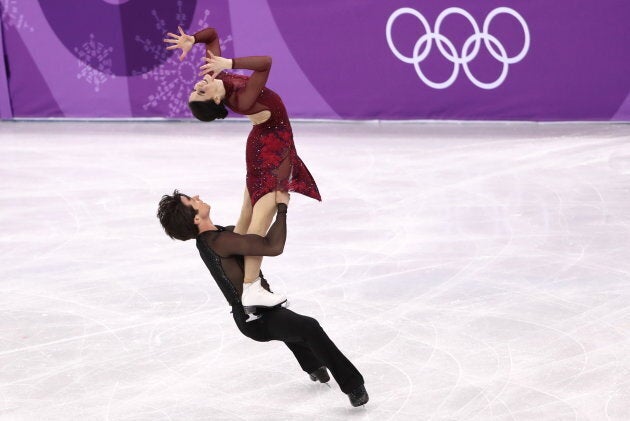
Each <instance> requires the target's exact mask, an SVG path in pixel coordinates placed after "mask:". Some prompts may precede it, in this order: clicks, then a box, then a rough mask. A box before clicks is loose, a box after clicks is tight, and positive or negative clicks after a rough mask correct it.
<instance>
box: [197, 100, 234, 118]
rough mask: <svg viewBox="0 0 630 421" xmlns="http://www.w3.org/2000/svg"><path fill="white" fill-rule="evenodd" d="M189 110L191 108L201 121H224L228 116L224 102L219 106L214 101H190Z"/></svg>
mask: <svg viewBox="0 0 630 421" xmlns="http://www.w3.org/2000/svg"><path fill="white" fill-rule="evenodd" d="M188 108H190V111H192V113H193V115H194V116H195V117H197V120H201V121H212V120H215V119H217V118H219V119H224V118H225V116H226V115H227V114H228V111H227V108H225V105H224V104H223V101H221V102H220V103H219V104H217V103H215V102H214V101H213V100H212V99H208V100H206V101H190V102H189V103H188Z"/></svg>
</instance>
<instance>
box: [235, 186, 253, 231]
mask: <svg viewBox="0 0 630 421" xmlns="http://www.w3.org/2000/svg"><path fill="white" fill-rule="evenodd" d="M252 210H253V209H252V199H251V198H250V197H249V191H248V190H247V186H245V194H244V195H243V207H242V208H241V215H240V216H239V217H238V222H237V223H236V226H235V227H234V232H235V233H237V234H247V228H249V225H250V224H251V222H252Z"/></svg>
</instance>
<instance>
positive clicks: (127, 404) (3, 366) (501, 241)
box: [0, 122, 630, 421]
mask: <svg viewBox="0 0 630 421" xmlns="http://www.w3.org/2000/svg"><path fill="white" fill-rule="evenodd" d="M294 126H295V127H294V129H295V136H296V145H297V148H298V152H299V154H300V155H301V157H302V159H303V160H304V161H305V162H306V164H307V165H308V167H309V169H310V170H311V172H312V173H313V175H314V177H315V179H316V180H317V181H318V184H319V187H320V190H321V193H322V196H323V199H324V201H323V202H322V203H318V202H316V201H313V200H310V199H307V198H305V197H300V196H299V195H293V196H292V201H291V206H290V209H289V237H288V241H287V245H286V247H285V253H284V254H283V255H281V256H279V257H275V258H267V259H265V260H264V262H263V270H264V271H265V273H266V275H267V277H268V278H269V280H270V282H271V284H272V285H273V286H274V288H275V289H277V290H280V291H283V292H285V293H286V294H288V296H289V298H290V300H291V302H292V307H291V308H292V309H293V310H294V311H297V312H300V313H304V314H308V315H311V316H313V317H316V318H317V319H318V320H319V321H320V323H321V324H322V326H323V327H324V328H325V329H326V330H327V332H328V334H329V335H330V336H331V337H332V338H333V340H335V341H336V343H337V345H338V346H339V348H340V349H341V350H342V351H344V352H345V354H346V355H347V356H348V357H349V358H350V359H351V360H352V361H353V362H354V363H355V365H356V366H357V367H358V368H359V370H361V371H362V373H363V374H364V377H365V379H366V386H367V389H368V391H369V393H370V397H371V400H370V402H369V404H368V405H367V406H366V407H365V408H357V409H355V408H352V407H351V406H350V405H349V403H348V401H347V398H346V397H345V395H343V394H342V393H341V392H340V391H339V388H338V386H337V385H336V384H335V383H334V381H331V385H332V388H328V387H327V386H325V385H321V384H315V383H312V382H311V381H310V380H309V379H308V376H307V375H306V374H305V373H303V372H301V371H300V369H299V366H298V365H297V363H296V362H295V360H294V359H293V356H292V355H291V353H290V352H289V351H288V350H287V349H286V347H284V346H283V345H282V344H281V343H278V342H270V343H256V342H253V341H251V340H249V339H248V338H246V337H243V336H241V335H240V333H239V331H238V330H237V329H236V327H235V325H234V323H233V321H232V319H231V316H230V314H229V307H228V306H227V304H226V303H225V300H224V298H223V297H222V295H221V293H220V291H219V290H218V288H217V287H216V285H215V284H214V282H213V281H212V280H211V279H210V276H209V273H208V271H207V270H206V268H205V266H204V265H203V263H202V261H201V260H200V259H199V256H198V253H197V250H196V248H195V246H194V244H193V243H192V242H188V243H181V242H174V241H171V240H169V239H168V238H167V237H166V236H165V235H164V234H163V232H162V231H161V228H160V226H159V224H158V221H157V219H156V218H155V211H156V208H157V202H158V200H159V198H160V197H161V195H162V194H164V193H168V192H170V191H172V189H173V188H179V189H182V190H183V191H184V192H187V193H190V194H194V193H199V194H200V195H201V196H202V198H204V199H205V200H206V201H207V202H209V203H210V204H211V205H212V206H213V209H212V212H213V213H212V215H213V220H214V221H215V222H217V223H220V224H225V225H227V224H231V223H234V222H235V221H236V218H237V216H238V211H239V209H240V201H241V199H242V191H243V187H244V180H245V174H244V171H245V164H244V149H245V138H246V136H247V132H248V130H249V129H248V125H247V124H246V123H235V122H221V123H212V124H201V123H184V122H170V123H167V122H141V123H140V122H98V123H95V122H3V123H0V180H1V183H0V259H1V260H0V262H1V263H0V419H1V420H3V421H4V420H20V421H21V420H38V421H39V420H50V421H61V420H63V421H67V420H151V421H157V420H185V421H188V420H274V421H275V420H315V419H316V420H378V421H382V420H536V421H541V420H553V421H558V420H605V419H614V420H628V419H630V406H629V405H628V402H629V401H630V276H629V275H630V126H629V125H620V124H617V125H612V124H533V123H522V124H521V123H494V124H490V123H466V124H464V123H424V124H418V123H386V124H378V123H297V124H295V125H294Z"/></svg>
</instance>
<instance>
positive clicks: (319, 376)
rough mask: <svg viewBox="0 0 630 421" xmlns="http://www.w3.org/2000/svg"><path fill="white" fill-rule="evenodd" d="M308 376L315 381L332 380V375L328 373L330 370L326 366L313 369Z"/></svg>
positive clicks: (324, 381) (325, 381) (326, 381)
mask: <svg viewBox="0 0 630 421" xmlns="http://www.w3.org/2000/svg"><path fill="white" fill-rule="evenodd" d="M308 376H309V377H310V378H311V380H313V381H314V382H316V381H318V380H319V382H320V383H328V381H329V380H330V376H329V375H328V370H326V367H324V366H322V367H319V368H318V369H317V370H315V371H313V372H312V373H311V374H309V375H308Z"/></svg>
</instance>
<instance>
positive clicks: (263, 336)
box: [232, 306, 363, 393]
mask: <svg viewBox="0 0 630 421" xmlns="http://www.w3.org/2000/svg"><path fill="white" fill-rule="evenodd" d="M232 314H233V316H234V321H235V322H236V325H237V326H238V328H239V330H240V331H241V332H242V333H243V335H245V336H247V337H248V338H251V339H253V340H255V341H259V342H267V341H272V340H275V341H282V342H284V343H285V344H286V345H287V347H288V348H289V349H290V350H291V352H293V355H295V358H296V359H297V360H298V363H299V364H300V367H302V370H304V371H305V372H307V373H312V372H313V371H315V370H317V369H318V368H319V367H321V366H326V367H327V368H328V370H330V374H332V376H333V377H334V378H335V380H336V381H337V384H338V385H339V388H340V389H341V391H342V392H344V393H350V392H351V391H353V390H354V389H356V388H357V387H359V386H361V385H362V384H363V377H362V376H361V373H359V371H358V370H357V369H356V367H355V366H354V365H352V363H351V362H350V361H349V360H348V359H347V358H346V356H345V355H343V354H342V353H341V351H340V350H339V349H338V348H337V346H335V344H334V343H333V341H331V340H330V338H329V337H328V335H326V332H324V329H322V327H321V326H320V325H319V323H318V322H317V320H315V319H313V318H312V317H308V316H303V315H301V314H297V313H294V312H293V311H291V310H288V309H286V308H284V307H275V308H273V309H271V310H266V311H262V312H261V313H259V314H260V315H261V317H260V318H258V319H256V320H252V321H249V322H245V320H246V319H247V316H246V315H245V313H244V312H243V308H242V307H240V306H234V307H233V308H232Z"/></svg>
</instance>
